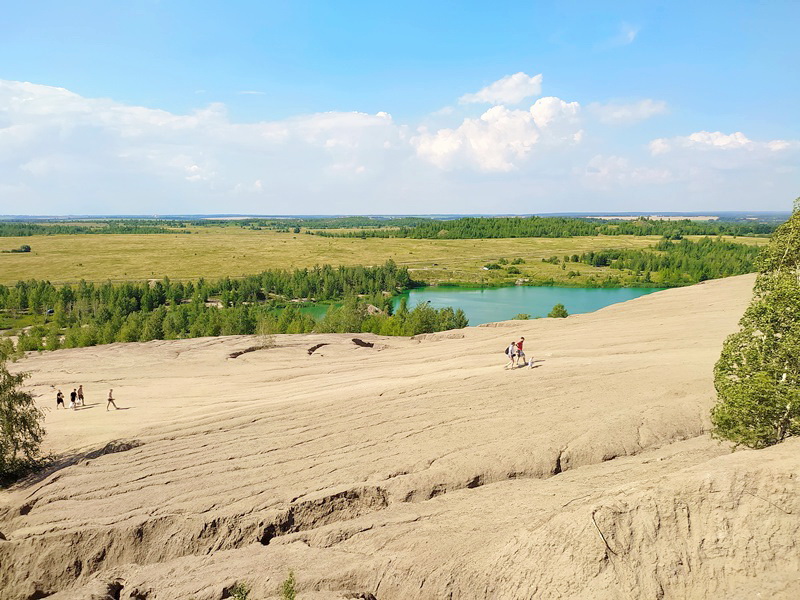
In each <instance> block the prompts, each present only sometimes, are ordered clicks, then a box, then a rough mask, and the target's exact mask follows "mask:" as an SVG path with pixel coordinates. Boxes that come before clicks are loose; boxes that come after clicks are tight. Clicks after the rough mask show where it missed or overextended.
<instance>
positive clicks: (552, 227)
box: [314, 217, 775, 239]
mask: <svg viewBox="0 0 800 600" xmlns="http://www.w3.org/2000/svg"><path fill="white" fill-rule="evenodd" d="M774 230H775V225H774V224H771V223H758V222H750V221H745V222H735V221H734V222H731V221H721V220H720V221H692V220H689V219H683V220H679V221H662V220H657V219H656V220H651V219H647V218H641V219H635V220H632V221H618V220H613V221H610V220H602V219H578V218H568V217H525V218H518V217H464V218H461V219H453V220H449V221H442V220H433V219H429V220H422V221H420V222H418V223H415V224H411V225H402V226H400V227H389V226H384V227H382V228H375V229H372V230H368V229H362V230H359V231H317V232H314V233H316V234H317V235H321V236H326V237H358V238H365V237H379V238H394V237H398V238H412V239H486V238H522V237H542V238H565V237H573V236H594V235H663V236H666V237H668V238H670V239H681V237H682V236H684V235H714V236H716V235H768V234H770V233H771V232H772V231H774Z"/></svg>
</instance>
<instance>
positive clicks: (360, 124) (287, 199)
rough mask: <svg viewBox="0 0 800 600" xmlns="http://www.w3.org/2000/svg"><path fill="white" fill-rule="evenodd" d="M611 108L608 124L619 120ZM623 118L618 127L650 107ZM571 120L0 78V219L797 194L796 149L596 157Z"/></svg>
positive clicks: (511, 110)
mask: <svg viewBox="0 0 800 600" xmlns="http://www.w3.org/2000/svg"><path fill="white" fill-rule="evenodd" d="M526 77H528V76H526ZM531 79H532V78H530V77H528V80H529V81H530V80H531ZM489 87H491V86H489ZM520 93H523V92H520ZM524 93H527V92H524ZM487 97H488V96H487ZM518 97H519V95H517V96H508V95H507V96H506V97H505V99H506V100H508V99H509V98H510V99H511V100H514V99H515V98H518ZM494 98H495V99H499V98H500V94H499V92H498V94H497V95H495V96H494ZM621 106H623V105H616V106H615V108H614V110H613V111H610V113H609V114H613V116H612V117H609V118H611V119H617V120H621V119H622V117H620V116H619V115H620V114H621V113H622V112H625V111H622V108H620V107H621ZM459 110H469V108H464V107H463V106H462V107H461V108H460V109H459ZM626 110H627V112H625V118H626V119H630V118H633V117H632V116H631V115H633V116H634V117H637V118H638V117H639V116H641V115H642V114H644V113H648V112H651V113H652V112H654V111H655V110H657V108H653V106H646V105H645V106H644V107H642V106H639V107H638V108H636V109H631V108H628V109H626ZM447 112H449V111H447ZM582 112H583V109H582V107H581V105H580V104H579V103H578V102H571V101H566V100H562V99H561V98H556V97H553V96H547V97H542V98H538V99H537V100H536V101H535V102H532V103H531V104H530V106H529V107H528V108H527V109H526V108H521V107H514V106H510V105H509V106H506V105H503V104H498V105H495V106H492V107H488V110H483V111H482V114H479V115H477V116H469V117H467V118H463V116H462V117H461V118H459V119H458V120H454V121H452V122H453V123H455V125H452V126H451V127H449V128H442V127H434V126H430V125H429V128H420V127H417V125H416V124H414V126H413V127H409V126H408V125H405V124H402V123H398V122H397V121H396V120H395V119H394V118H393V117H392V116H391V115H390V114H389V113H387V112H378V113H375V114H367V113H363V112H321V113H315V114H308V115H299V116H295V117H291V118H286V119H280V120H272V121H268V120H264V121H260V122H254V123H240V122H235V121H234V120H232V118H231V117H230V115H229V114H228V111H227V109H226V107H225V106H224V105H223V104H219V103H213V104H209V105H207V106H204V107H202V108H199V109H197V110H194V111H191V112H188V113H186V114H176V113H172V112H169V111H165V110H158V109H154V108H145V107H141V106H132V105H126V104H123V103H120V102H115V101H113V100H110V99H107V98H86V97H83V96H80V95H78V94H75V93H73V92H71V91H69V90H66V89H63V88H57V87H51V86H45V85H35V84H31V83H23V82H12V81H1V80H0V213H4V214H20V213H26V212H29V213H33V214H65V213H69V212H72V213H87V214H91V213H95V214H109V213H126V214H154V213H169V212H174V213H202V212H224V211H230V212H251V213H261V214H270V213H271V214H287V213H290V214H292V213H293V214H315V213H316V214H330V213H356V212H364V213H373V214H374V213H398V212H408V213H418V212H484V211H487V210H491V209H493V208H494V207H493V205H492V203H491V199H493V198H496V197H497V196H498V195H502V196H503V197H504V198H508V199H510V200H518V201H519V202H520V204H519V206H520V207H521V208H520V210H523V208H522V207H523V206H524V207H525V208H524V210H525V211H526V212H535V211H542V212H546V211H548V210H549V211H556V210H565V209H567V207H569V208H570V209H572V210H581V209H584V210H585V209H587V208H589V206H586V205H580V204H579V203H578V204H569V202H574V200H573V199H574V198H580V197H586V196H590V197H592V198H603V197H604V196H603V194H605V193H606V192H607V194H608V195H607V197H606V198H608V199H612V200H613V201H614V202H630V203H633V204H635V206H632V207H631V209H633V208H636V207H637V206H640V204H636V203H640V202H641V198H642V197H643V194H644V193H645V192H646V194H647V196H646V197H647V198H648V201H649V199H651V198H654V197H657V196H658V194H662V196H661V197H662V198H666V201H672V200H673V199H674V198H681V199H683V200H684V201H685V202H687V203H690V202H691V203H695V204H696V203H697V202H702V204H703V206H704V207H705V208H709V209H711V208H713V207H714V205H712V204H710V203H709V199H712V198H718V199H719V200H718V204H717V206H718V207H720V208H725V207H727V208H731V207H732V206H734V204H731V203H732V202H733V201H734V199H739V200H738V201H739V206H741V207H743V208H746V207H747V206H749V205H748V204H747V202H750V201H752V198H754V197H756V196H757V195H758V194H761V193H762V192H763V190H765V189H771V190H772V191H771V194H772V195H773V196H775V197H780V195H781V194H783V195H786V196H787V197H789V195H791V197H794V195H796V193H795V191H796V187H797V185H798V181H799V180H798V169H797V164H798V154H799V153H798V149H799V148H800V145H798V142H797V141H792V140H769V141H754V140H751V139H750V138H748V137H747V136H745V135H744V134H743V133H740V132H736V133H732V134H723V133H720V132H714V133H710V132H706V131H701V132H697V133H693V134H691V135H688V136H678V137H663V138H659V139H656V140H653V141H652V142H651V143H650V145H649V149H650V153H649V154H645V155H644V156H641V154H642V153H641V152H638V151H637V149H636V148H631V152H628V153H626V152H625V151H624V150H623V149H616V150H615V151H614V152H613V153H611V152H608V151H604V150H603V148H602V146H601V145H602V143H603V141H602V140H601V139H599V138H598V137H597V136H592V137H591V138H590V139H589V142H588V143H585V142H583V141H582V138H583V127H587V128H590V127H591V126H592V121H588V122H584V120H583V118H582ZM595 114H596V113H595ZM444 117H447V118H448V119H455V113H451V114H449V115H439V116H438V117H437V118H438V119H442V118H444ZM428 122H436V121H435V120H434V119H433V118H431V120H430V121H428ZM770 186H772V187H771V188H770ZM587 189H588V190H592V192H593V193H592V194H588V195H587V194H586V190H587ZM626 193H627V194H628V195H627V196H626ZM692 194H694V196H693V195H692ZM792 194H793V195H792ZM532 198H536V199H537V201H536V202H538V203H536V204H531V202H533V200H531V199H532ZM626 198H627V199H626ZM565 202H566V203H567V204H565ZM616 206H617V207H618V209H620V210H624V209H625V208H626V207H625V206H623V205H621V204H617V205H616ZM681 208H683V207H681ZM676 209H677V207H676Z"/></svg>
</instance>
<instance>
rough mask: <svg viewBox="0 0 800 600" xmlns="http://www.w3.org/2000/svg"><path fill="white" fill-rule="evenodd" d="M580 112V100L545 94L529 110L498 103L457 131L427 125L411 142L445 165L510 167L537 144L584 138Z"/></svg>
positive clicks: (423, 154) (424, 154)
mask: <svg viewBox="0 0 800 600" xmlns="http://www.w3.org/2000/svg"><path fill="white" fill-rule="evenodd" d="M579 112H580V106H579V104H578V103H577V102H565V101H563V100H561V99H560V98H554V97H548V98H540V99H539V100H537V101H536V102H535V103H534V104H533V106H531V107H530V109H529V110H512V109H509V108H507V107H505V106H494V107H492V108H490V109H489V110H487V111H486V112H485V113H483V114H482V115H481V116H480V117H479V118H477V119H470V118H468V119H464V121H463V122H462V123H461V125H460V126H459V127H457V128H455V129H439V130H437V131H435V132H429V131H428V130H427V129H422V130H421V131H420V132H419V135H418V136H416V137H414V138H412V140H411V142H412V144H414V146H415V147H416V149H417V154H418V155H419V156H420V157H422V158H424V159H425V160H427V161H429V162H431V163H432V164H434V165H436V166H437V167H439V168H442V169H453V168H458V167H467V168H469V167H474V168H478V169H480V170H482V171H500V172H503V171H511V170H514V169H515V168H517V167H518V165H519V163H520V162H521V161H522V160H523V159H524V158H525V157H526V156H527V155H528V154H529V153H530V152H531V151H532V150H533V148H534V147H535V146H536V145H545V144H573V143H577V142H579V141H580V139H581V135H582V132H581V130H580V129H579V127H578V125H579V118H578V116H579Z"/></svg>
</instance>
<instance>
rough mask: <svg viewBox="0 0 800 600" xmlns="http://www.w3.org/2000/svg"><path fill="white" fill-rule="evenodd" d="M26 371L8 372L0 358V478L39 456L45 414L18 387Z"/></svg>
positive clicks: (18, 472) (11, 473) (7, 477)
mask: <svg viewBox="0 0 800 600" xmlns="http://www.w3.org/2000/svg"><path fill="white" fill-rule="evenodd" d="M26 377H27V374H26V373H10V372H9V371H8V368H7V367H6V361H5V359H4V358H0V481H7V480H9V479H11V478H13V477H14V476H16V475H18V474H20V473H22V472H23V471H25V470H26V469H28V468H30V467H31V466H33V465H34V464H35V463H36V461H37V460H38V459H39V458H40V455H41V454H40V452H41V450H40V448H41V443H42V439H43V438H44V427H43V426H42V420H43V419H44V413H43V412H42V410H41V409H40V408H38V407H37V406H36V404H35V403H34V401H33V396H31V395H30V393H28V392H26V391H24V390H22V389H21V386H22V383H23V382H24V381H25V378H26Z"/></svg>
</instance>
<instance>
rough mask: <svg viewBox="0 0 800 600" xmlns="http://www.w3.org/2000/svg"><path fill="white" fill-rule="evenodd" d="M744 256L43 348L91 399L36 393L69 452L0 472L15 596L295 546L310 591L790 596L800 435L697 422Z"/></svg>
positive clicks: (9, 590)
mask: <svg viewBox="0 0 800 600" xmlns="http://www.w3.org/2000/svg"><path fill="white" fill-rule="evenodd" d="M752 282H753V280H752V278H751V277H739V278H731V279H727V280H723V281H715V282H708V283H705V284H702V285H698V286H694V287H691V288H682V289H676V290H670V291H666V292H660V293H657V294H653V295H650V296H646V297H642V298H638V299H636V300H632V301H630V302H627V303H624V304H620V305H615V306H612V307H608V308H606V309H604V310H601V311H598V312H597V313H593V314H590V315H578V316H573V317H569V318H568V319H565V320H560V319H542V320H537V321H528V322H524V321H523V322H507V323H501V324H497V326H496V327H479V328H469V329H466V330H462V331H457V332H446V333H441V334H434V335H431V336H426V337H425V339H421V340H413V339H412V340H408V339H396V338H377V337H371V336H360V337H362V338H363V339H365V340H369V341H372V342H375V347H374V348H361V347H358V346H356V345H355V344H353V343H352V341H351V338H352V337H353V336H348V335H304V336H279V347H278V348H276V349H271V350H260V351H256V352H251V353H248V354H244V355H242V356H240V357H238V358H235V359H232V358H229V357H228V356H229V354H230V353H231V352H233V351H235V350H240V349H244V348H246V347H248V346H251V345H252V343H253V340H252V339H250V338H245V337H232V338H214V339H208V338H207V339H198V340H186V341H178V342H150V343H146V344H115V345H112V346H103V347H98V348H88V349H79V350H65V351H59V352H55V353H49V354H43V355H40V356H31V357H29V358H27V359H25V360H24V361H22V362H20V363H18V365H17V367H16V368H19V369H24V370H27V371H30V372H32V373H33V376H32V377H31V379H30V380H29V381H30V383H31V385H32V386H33V388H34V390H35V392H36V393H38V394H42V395H41V397H40V400H41V402H42V403H43V406H47V407H51V408H52V407H53V406H54V405H55V400H54V396H55V393H54V391H53V390H52V389H51V387H50V386H51V385H55V386H59V387H61V389H62V390H63V391H64V392H65V393H66V394H68V392H69V391H70V390H71V389H72V387H75V386H76V385H77V384H78V383H83V385H84V388H85V389H86V390H87V398H88V402H87V404H88V406H87V407H86V408H85V409H82V410H78V411H55V410H50V412H49V413H48V415H47V427H48V448H49V449H50V450H52V451H54V452H58V453H59V454H61V455H63V456H65V457H66V458H67V460H68V461H71V463H72V464H69V465H68V466H65V467H64V468H61V469H59V470H57V471H55V472H54V473H52V474H50V475H49V476H47V477H45V478H40V479H39V480H36V481H30V482H27V483H26V484H25V485H22V486H18V487H17V488H15V489H13V490H11V491H9V492H5V493H4V494H3V495H2V496H0V503H2V504H0V532H2V534H3V536H4V537H5V538H6V540H5V541H0V598H4V599H5V598H9V599H22V598H25V599H27V598H42V597H45V596H47V595H50V594H54V595H53V596H52V597H53V598H56V599H65V598H89V597H96V598H106V597H110V598H125V599H142V598H147V599H148V600H153V599H174V598H186V599H191V598H195V599H197V600H203V599H217V598H224V597H227V594H228V593H227V591H226V590H227V589H229V588H230V586H232V585H233V584H234V583H236V582H246V583H247V584H248V585H249V586H250V587H251V588H252V593H251V594H250V598H251V599H260V598H269V597H276V595H277V593H278V587H279V584H280V582H281V581H282V580H283V579H284V578H285V576H286V573H287V571H288V569H290V568H292V569H294V570H295V572H296V573H297V576H298V580H299V586H300V591H301V593H300V595H299V597H300V598H301V599H302V600H305V599H317V600H322V599H324V598H330V599H340V598H345V597H354V598H359V597H363V598H370V597H371V596H370V595H369V594H372V595H374V597H375V598H377V599H379V600H388V599H414V598H418V599H423V598H462V599H467V598H493V599H496V598H533V597H535V598H587V599H588V598H720V597H729V598H739V597H741V598H754V597H758V596H757V595H756V593H766V595H764V596H762V597H765V598H766V597H770V598H781V597H786V598H793V597H796V596H797V594H800V584H798V581H797V577H796V573H797V572H798V571H799V570H800V547H798V545H797V544H796V541H795V540H796V539H797V536H798V534H800V520H798V519H797V514H798V513H799V512H800V500H798V499H799V498H800V494H798V492H800V489H798V487H799V486H798V483H797V482H798V477H797V475H798V472H799V471H800V456H799V455H798V450H800V445H798V444H797V443H795V442H792V443H786V444H783V445H781V446H779V447H777V448H774V449H771V450H766V451H761V452H737V453H735V454H730V451H729V449H728V448H726V447H725V446H721V445H719V444H717V443H716V442H713V441H712V440H710V439H709V438H708V436H707V435H706V434H704V431H705V430H706V429H707V427H708V422H707V415H708V409H709V407H710V406H711V405H712V403H713V401H714V391H713V385H712V380H711V370H712V366H713V364H714V362H715V360H716V358H717V357H718V355H719V350H720V346H721V343H722V340H723V339H724V338H725V336H726V335H727V334H728V333H730V332H732V331H733V330H735V328H736V322H737V321H738V318H739V316H740V315H741V313H742V311H743V310H744V307H745V305H746V304H747V301H748V300H749V297H750V288H751V286H752ZM520 335H524V336H525V337H526V339H527V343H526V344H527V345H526V348H527V349H528V351H529V355H530V354H531V353H532V354H533V356H534V358H535V359H536V363H535V364H536V368H534V369H516V370H513V371H506V370H504V369H503V364H504V362H505V357H504V355H503V354H502V352H503V349H504V347H505V346H506V345H507V344H508V342H509V341H511V339H513V338H517V337H519V336H520ZM320 343H326V344H327V345H326V346H323V347H321V348H320V349H319V350H317V351H316V352H315V353H314V354H313V355H311V356H309V355H308V353H307V352H306V349H307V348H309V347H311V346H313V345H316V344H320ZM110 387H113V388H114V393H115V396H116V397H117V398H118V404H119V406H120V407H122V408H124V409H125V410H119V411H113V410H112V411H109V412H107V411H106V410H105V401H104V397H105V395H106V393H107V391H108V389H109V388H110ZM109 442H111V443H110V444H109ZM107 444H108V445H107ZM611 459H614V460H611ZM348 594H349V596H348Z"/></svg>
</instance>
